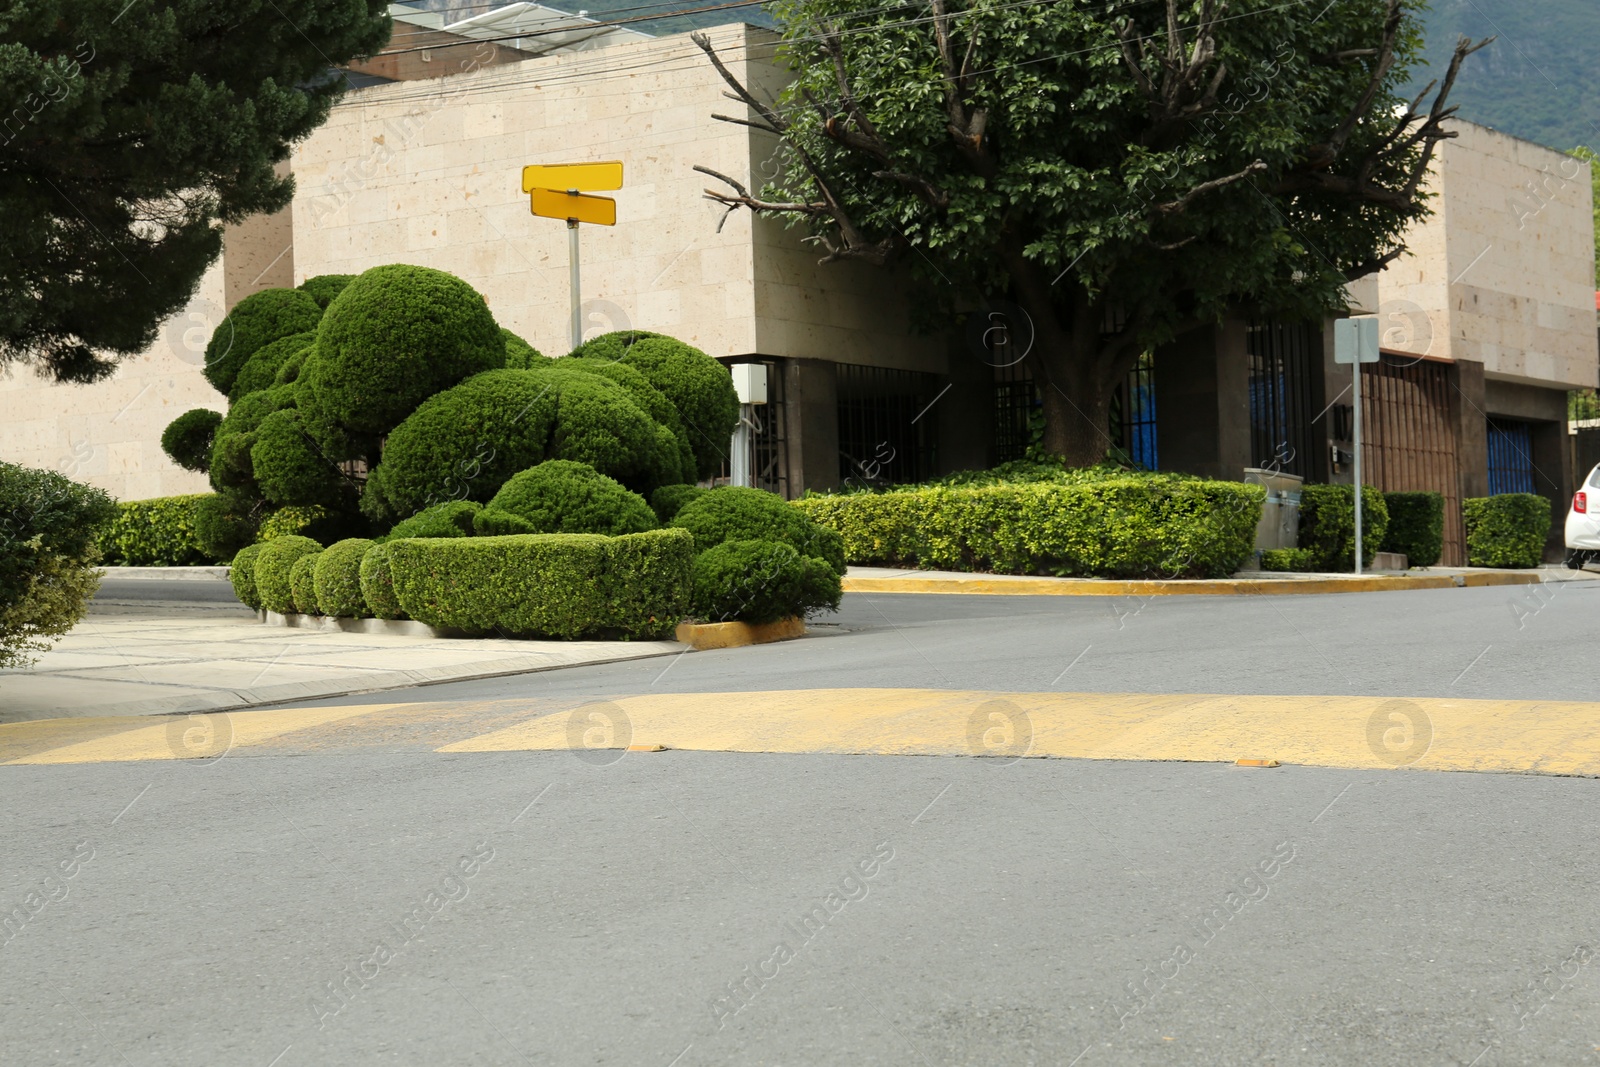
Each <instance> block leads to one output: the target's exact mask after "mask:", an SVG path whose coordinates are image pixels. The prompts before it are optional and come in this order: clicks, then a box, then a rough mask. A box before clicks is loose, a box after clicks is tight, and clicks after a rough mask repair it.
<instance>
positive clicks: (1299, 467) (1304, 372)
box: [1245, 319, 1319, 479]
mask: <svg viewBox="0 0 1600 1067" xmlns="http://www.w3.org/2000/svg"><path fill="white" fill-rule="evenodd" d="M1245 340H1246V350H1247V351H1248V353H1249V357H1250V382H1249V391H1250V460H1251V462H1252V463H1253V464H1255V465H1256V466H1258V467H1271V468H1273V469H1276V470H1281V471H1282V472H1283V473H1285V474H1298V475H1300V476H1301V477H1302V478H1308V479H1309V478H1312V477H1314V476H1315V474H1316V466H1315V464H1316V457H1317V443H1316V438H1315V436H1314V434H1313V427H1312V424H1311V423H1312V420H1313V419H1314V418H1316V415H1317V408H1316V403H1317V393H1316V386H1317V382H1316V378H1317V373H1318V372H1319V368H1317V367H1316V366H1315V359H1314V355H1315V352H1314V348H1313V340H1314V335H1313V327H1312V326H1311V325H1310V324H1308V323H1285V322H1279V321H1277V320H1276V319H1251V320H1250V322H1249V324H1248V326H1247V327H1246V331H1245Z"/></svg>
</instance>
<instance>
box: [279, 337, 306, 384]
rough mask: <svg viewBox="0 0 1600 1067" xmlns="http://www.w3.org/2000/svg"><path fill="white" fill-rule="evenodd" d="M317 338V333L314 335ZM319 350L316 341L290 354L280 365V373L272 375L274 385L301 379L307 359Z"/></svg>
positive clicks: (292, 382) (291, 382)
mask: <svg viewBox="0 0 1600 1067" xmlns="http://www.w3.org/2000/svg"><path fill="white" fill-rule="evenodd" d="M312 336H313V338H315V336H316V335H315V334H313V335H312ZM316 350H317V348H316V342H315V340H313V342H312V343H311V344H309V345H307V346H306V347H304V348H298V349H296V350H295V351H294V352H292V353H290V354H289V357H288V358H287V359H285V360H284V361H283V363H282V364H280V365H279V367H278V373H277V374H275V375H273V376H272V384H273V385H293V384H294V383H295V382H296V381H298V380H299V379H300V370H301V368H302V367H304V366H305V365H306V360H308V359H310V358H311V354H312V353H313V352H315V351H316Z"/></svg>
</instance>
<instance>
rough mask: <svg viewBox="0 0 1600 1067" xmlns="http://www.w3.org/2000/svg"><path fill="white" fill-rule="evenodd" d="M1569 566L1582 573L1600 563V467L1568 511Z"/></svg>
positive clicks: (1579, 489) (1591, 472) (1591, 475)
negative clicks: (1588, 566)
mask: <svg viewBox="0 0 1600 1067" xmlns="http://www.w3.org/2000/svg"><path fill="white" fill-rule="evenodd" d="M1566 542H1567V566H1568V567H1569V568H1571V569H1572V570H1579V569H1581V568H1582V567H1583V565H1584V564H1585V563H1589V562H1591V561H1593V562H1597V563H1600V466H1597V467H1595V469H1594V470H1592V471H1590V472H1589V477H1588V478H1586V479H1584V482H1583V485H1581V486H1579V487H1578V491H1577V492H1576V493H1573V494H1572V506H1571V507H1570V508H1568V509H1567V537H1566Z"/></svg>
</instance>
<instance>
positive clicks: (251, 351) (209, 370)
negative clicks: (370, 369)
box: [202, 289, 322, 396]
mask: <svg viewBox="0 0 1600 1067" xmlns="http://www.w3.org/2000/svg"><path fill="white" fill-rule="evenodd" d="M321 318H322V309H321V308H320V307H318V306H317V302H316V301H315V300H313V299H312V298H311V296H310V295H309V294H307V293H303V292H301V291H300V290H298V289H263V290H261V292H259V293H253V294H251V295H250V296H247V297H245V298H244V299H243V300H241V301H239V302H238V303H237V304H235V305H234V308H233V310H232V311H231V312H229V313H228V317H227V318H225V319H223V320H222V322H221V323H219V324H218V326H217V328H216V330H215V331H213V332H212V334H211V341H210V343H208V344H207V345H206V365H205V369H204V370H203V371H202V373H203V374H205V376H206V381H208V382H210V383H211V385H212V386H213V387H214V388H215V389H216V390H217V392H219V393H221V394H222V395H223V396H231V395H232V394H233V384H234V381H235V380H236V379H237V378H238V376H239V371H240V370H241V369H243V367H244V365H245V364H246V363H247V362H249V360H250V357H251V356H253V355H255V354H256V353H257V352H258V351H260V350H261V348H262V347H264V346H266V345H269V344H271V343H272V342H273V341H278V340H281V339H282V338H285V337H289V336H291V335H293V334H297V333H305V332H306V331H307V330H315V329H316V328H317V323H318V322H319V321H320V320H321Z"/></svg>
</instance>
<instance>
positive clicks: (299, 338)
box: [228, 330, 317, 400]
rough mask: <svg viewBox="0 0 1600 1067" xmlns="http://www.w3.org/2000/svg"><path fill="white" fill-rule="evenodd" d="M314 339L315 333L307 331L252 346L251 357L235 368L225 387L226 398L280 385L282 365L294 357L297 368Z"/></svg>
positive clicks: (288, 379) (236, 398)
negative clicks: (237, 368) (232, 376)
mask: <svg viewBox="0 0 1600 1067" xmlns="http://www.w3.org/2000/svg"><path fill="white" fill-rule="evenodd" d="M316 341H317V335H316V332H315V331H314V330H307V331H306V332H304V333H292V334H290V335H289V336H288V337H280V338H278V340H276V341H272V342H270V343H268V344H264V345H262V346H261V347H260V348H258V349H256V351H255V354H254V355H253V356H251V357H250V358H249V359H247V360H245V363H244V366H243V367H240V368H239V374H238V377H236V378H234V380H233V388H231V389H229V390H228V399H229V400H238V399H239V398H240V397H241V396H245V395H246V394H249V393H255V392H259V391H260V390H262V389H270V388H272V387H273V386H274V385H278V384H282V383H281V382H280V381H279V379H278V375H279V374H281V373H283V368H284V367H285V366H286V365H288V363H289V361H290V360H291V359H294V360H296V362H295V366H296V367H297V368H298V366H299V365H300V363H301V362H303V361H304V360H305V354H306V353H307V352H309V351H310V350H311V349H312V347H313V346H314V345H315V344H316ZM296 357H298V358H296ZM285 380H286V381H291V382H292V381H294V374H293V373H291V374H289V375H287V377H286V378H285Z"/></svg>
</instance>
